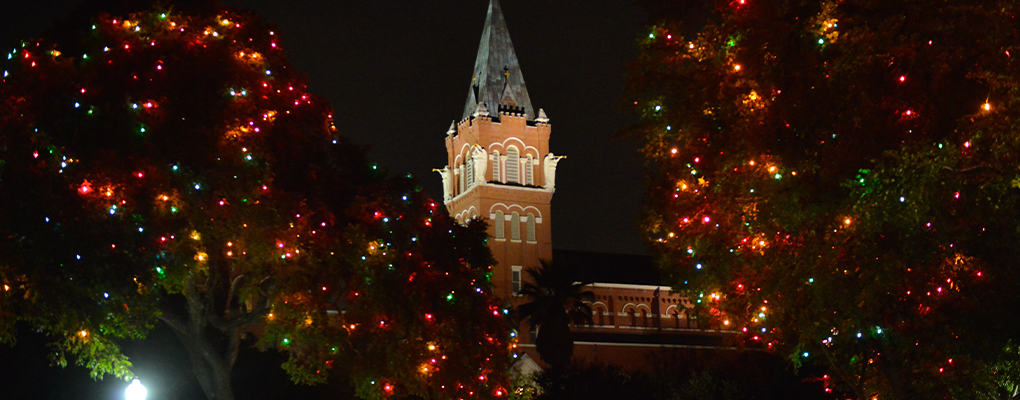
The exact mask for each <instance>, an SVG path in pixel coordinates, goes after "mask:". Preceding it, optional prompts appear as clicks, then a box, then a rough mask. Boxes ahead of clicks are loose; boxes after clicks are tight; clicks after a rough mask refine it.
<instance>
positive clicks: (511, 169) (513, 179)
mask: <svg viewBox="0 0 1020 400" xmlns="http://www.w3.org/2000/svg"><path fill="white" fill-rule="evenodd" d="M506 182H507V183H521V157H520V153H518V152H517V148H516V147H514V146H510V147H509V148H507V149H506Z"/></svg>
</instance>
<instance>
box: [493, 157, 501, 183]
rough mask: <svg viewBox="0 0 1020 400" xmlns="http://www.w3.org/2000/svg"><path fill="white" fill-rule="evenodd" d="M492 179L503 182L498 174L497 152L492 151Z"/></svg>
mask: <svg viewBox="0 0 1020 400" xmlns="http://www.w3.org/2000/svg"><path fill="white" fill-rule="evenodd" d="M492 181H493V182H503V180H502V179H501V178H500V174H499V152H498V151H494V152H492Z"/></svg>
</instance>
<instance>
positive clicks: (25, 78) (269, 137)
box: [0, 4, 510, 398]
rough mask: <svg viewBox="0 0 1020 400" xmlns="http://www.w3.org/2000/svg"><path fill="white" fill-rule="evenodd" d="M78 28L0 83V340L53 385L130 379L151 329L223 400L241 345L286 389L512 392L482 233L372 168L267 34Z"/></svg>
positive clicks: (192, 27) (254, 22)
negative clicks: (49, 371)
mask: <svg viewBox="0 0 1020 400" xmlns="http://www.w3.org/2000/svg"><path fill="white" fill-rule="evenodd" d="M74 21H77V22H74ZM74 21H72V22H71V23H69V24H68V25H66V26H61V27H60V28H59V29H57V30H56V31H54V32H53V33H51V34H49V35H47V36H46V37H44V38H41V39H36V40H32V41H30V42H26V43H24V44H23V46H21V47H19V48H17V49H15V50H14V52H13V54H12V55H13V56H16V57H12V61H11V62H10V64H11V65H10V66H8V67H7V68H9V69H10V71H11V72H10V76H9V77H6V78H4V80H3V82H2V83H0V101H3V105H2V106H0V160H2V161H3V165H4V169H3V171H2V174H3V175H2V176H0V210H3V211H2V213H3V214H0V282H2V283H3V285H4V287H3V292H0V328H2V329H0V335H2V336H0V338H3V339H4V340H5V341H7V342H11V341H13V339H14V338H13V332H14V330H13V327H14V324H15V322H17V321H24V322H26V323H28V324H29V325H30V326H32V327H33V328H35V329H38V330H40V331H43V332H45V333H47V334H49V335H51V336H53V337H54V340H55V341H56V344H55V349H56V350H57V358H56V362H57V363H58V364H60V365H64V364H66V362H67V358H68V357H69V356H71V355H73V356H75V357H77V358H78V363H79V364H83V365H86V366H88V367H90V368H91V369H92V371H93V374H94V376H96V377H101V376H102V375H103V374H107V373H111V374H114V375H116V376H119V377H125V378H127V377H130V370H129V368H130V363H129V362H128V361H127V359H126V358H125V357H124V356H123V355H122V354H120V352H119V350H118V347H117V345H116V343H117V340H119V339H136V338H141V337H144V336H145V334H146V333H147V332H148V331H150V330H151V329H152V328H153V326H154V324H155V323H156V322H157V321H161V322H163V323H166V324H168V325H169V326H170V327H171V328H172V329H173V331H174V332H175V333H176V334H177V335H178V337H179V338H180V339H181V340H182V341H183V342H184V344H185V348H187V349H189V351H192V352H193V354H192V356H194V357H192V359H193V360H201V362H202V363H205V364H207V365H205V366H204V367H203V368H198V366H196V371H200V370H201V371H211V372H210V375H212V376H203V375H202V374H200V375H199V376H198V378H199V381H200V383H202V385H203V389H205V390H206V393H207V395H209V396H210V397H214V396H215V397H218V398H226V397H229V396H231V395H230V393H229V392H230V389H229V384H228V383H229V376H230V367H231V366H232V365H233V363H234V361H235V360H236V357H237V352H238V351H239V346H240V344H239V343H240V339H241V337H242V335H249V334H250V335H255V336H256V337H258V338H259V340H260V346H261V347H263V348H274V347H275V348H277V349H279V350H281V351H286V352H288V354H289V360H288V361H287V362H286V363H285V364H284V368H285V369H286V370H287V371H288V372H290V373H291V376H292V378H293V379H294V381H295V382H297V383H304V384H314V383H321V382H324V381H325V380H326V379H327V378H328V377H329V376H330V375H331V374H332V375H336V376H339V377H341V378H342V379H343V380H345V381H349V382H352V383H353V385H354V386H355V387H356V391H357V392H358V393H359V395H360V396H362V397H364V398H381V397H388V396H391V395H401V396H404V395H418V396H422V397H426V398H452V397H457V396H466V394H467V393H474V395H475V397H483V398H484V397H489V396H492V395H493V393H495V391H496V390H497V388H499V387H505V386H506V385H507V382H506V381H505V380H506V379H505V378H504V377H503V374H502V373H503V371H504V370H505V369H506V368H505V367H506V364H507V363H508V356H509V343H508V341H509V338H510V336H509V328H508V325H507V323H506V322H505V321H504V319H503V317H502V315H501V313H499V312H496V311H497V310H498V309H499V308H498V304H497V303H496V301H495V300H494V299H493V297H492V296H491V294H490V291H491V285H490V284H489V283H488V280H487V279H486V274H487V273H488V272H489V271H490V270H491V265H492V264H493V263H494V262H493V260H492V257H491V255H490V253H489V252H488V248H487V247H486V246H485V237H486V236H485V231H484V227H483V226H480V225H478V224H475V225H472V226H468V227H464V226H460V225H458V224H456V223H455V222H454V221H453V220H451V219H450V217H449V216H448V215H446V214H445V211H443V210H442V209H441V206H437V204H436V203H435V202H433V201H432V200H430V199H427V198H425V197H424V196H422V195H421V194H420V189H419V188H417V187H416V186H415V183H414V182H413V181H411V180H407V179H388V178H386V177H384V176H382V175H380V174H379V173H377V172H376V169H375V168H373V167H370V166H369V163H368V162H367V160H366V159H365V151H364V149H361V148H359V147H357V146H355V145H354V144H352V143H351V142H350V141H349V140H348V139H347V138H346V137H345V136H343V135H341V134H340V133H339V132H337V131H336V129H335V128H334V127H333V124H332V118H333V114H332V111H331V109H330V108H329V106H328V105H327V104H326V102H325V101H324V100H322V99H320V98H319V97H317V96H315V95H313V94H310V93H308V92H307V91H306V86H305V83H304V78H303V77H302V76H301V75H299V74H297V73H296V72H294V68H292V67H291V66H290V65H289V64H288V63H287V61H286V59H285V57H284V56H283V53H282V51H281V49H280V45H279V41H278V39H279V36H278V34H277V33H276V32H274V31H273V29H272V27H271V26H270V25H269V24H268V23H267V22H265V21H264V20H262V19H260V18H258V17H255V16H252V15H249V14H243V13H236V12H234V11H232V10H229V9H224V8H222V7H221V6H219V5H215V4H213V5H196V6H194V7H183V6H182V9H176V8H152V9H145V10H140V11H138V12H136V13H126V14H124V15H107V14H101V15H98V16H95V17H93V18H92V19H90V20H88V21H84V20H80V19H76V20H74ZM450 293H455V294H456V297H455V299H454V300H452V301H447V300H446V299H445V297H446V296H447V295H448V294H450ZM479 377H481V379H480V378H479Z"/></svg>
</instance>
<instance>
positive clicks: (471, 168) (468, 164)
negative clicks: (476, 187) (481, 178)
mask: <svg viewBox="0 0 1020 400" xmlns="http://www.w3.org/2000/svg"><path fill="white" fill-rule="evenodd" d="M465 160H467V161H465V162H464V170H465V174H464V175H465V178H464V179H465V180H466V181H467V182H466V185H465V186H464V190H465V191H466V190H467V189H468V188H469V187H471V186H472V185H473V184H474V183H475V162H474V160H472V159H471V158H470V157H469V158H466V159H465Z"/></svg>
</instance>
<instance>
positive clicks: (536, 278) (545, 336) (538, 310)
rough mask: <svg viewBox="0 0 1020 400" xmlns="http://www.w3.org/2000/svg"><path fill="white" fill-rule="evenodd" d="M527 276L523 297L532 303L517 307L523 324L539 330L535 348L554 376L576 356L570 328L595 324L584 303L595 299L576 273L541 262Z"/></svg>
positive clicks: (528, 270) (529, 270)
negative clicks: (577, 325)
mask: <svg viewBox="0 0 1020 400" xmlns="http://www.w3.org/2000/svg"><path fill="white" fill-rule="evenodd" d="M525 272H527V273H528V275H529V276H530V277H531V280H530V281H526V282H524V285H523V287H522V288H521V291H520V294H521V295H523V296H524V297H526V298H527V299H528V300H530V301H529V302H528V303H525V304H522V305H521V306H520V307H517V312H518V313H519V315H520V317H521V318H522V320H524V321H528V322H529V323H530V324H531V325H532V326H537V327H539V331H538V337H536V338H535V348H536V349H537V350H538V354H539V355H540V356H542V360H543V361H545V362H546V363H548V364H549V366H550V367H551V369H552V371H551V372H552V373H553V374H558V373H560V372H562V371H563V370H564V369H566V367H567V366H569V365H570V358H571V357H572V356H573V354H574V338H573V335H572V334H571V332H570V324H571V323H573V324H588V325H591V324H592V318H591V306H589V305H588V304H587V303H585V301H586V300H587V301H591V300H594V298H595V295H594V293H592V292H591V291H589V290H584V286H585V285H587V284H588V283H587V282H579V281H577V280H575V277H576V275H577V274H575V273H574V272H575V271H574V270H573V269H567V268H563V267H557V266H554V265H553V264H551V263H549V262H546V261H542V266H541V267H539V268H537V269H533V268H529V269H527V270H526V271H525Z"/></svg>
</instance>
